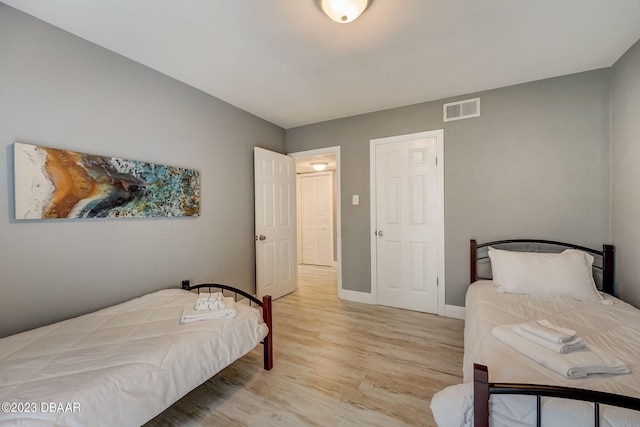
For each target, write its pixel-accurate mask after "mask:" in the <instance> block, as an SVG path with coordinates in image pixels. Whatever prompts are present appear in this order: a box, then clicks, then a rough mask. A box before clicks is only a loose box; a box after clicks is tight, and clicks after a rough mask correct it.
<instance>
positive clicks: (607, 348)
mask: <svg viewBox="0 0 640 427" xmlns="http://www.w3.org/2000/svg"><path fill="white" fill-rule="evenodd" d="M607 299H611V300H612V301H613V304H612V305H606V304H600V303H591V302H583V301H577V300H572V299H568V298H559V297H541V296H525V295H514V294H506V293H500V292H497V291H496V287H495V285H494V284H493V282H491V281H478V282H476V283H474V284H472V285H471V286H470V287H469V290H468V291H467V297H466V316H465V332H464V344H465V351H464V362H463V381H464V383H465V384H462V385H458V386H452V387H450V388H449V389H446V390H445V391H442V392H439V393H438V394H437V395H436V396H434V398H433V400H432V410H433V412H434V416H435V417H436V420H437V421H438V423H439V425H440V426H443V427H444V426H461V425H471V424H469V423H470V422H471V421H472V419H473V416H472V412H473V406H472V405H473V397H472V395H473V392H472V390H473V389H472V387H471V384H470V383H472V382H473V364H474V363H480V364H483V365H487V367H488V369H489V381H491V382H511V383H530V384H551V385H561V386H567V387H577V388H585V389H591V390H598V391H604V392H609V393H616V394H622V395H627V396H633V397H637V398H640V310H638V309H636V308H634V307H633V306H631V305H629V304H627V303H625V302H623V301H621V300H619V299H616V298H613V297H607ZM540 319H548V320H549V321H551V322H552V323H554V324H556V325H560V326H562V327H566V328H569V329H574V330H576V331H577V332H578V336H580V337H582V338H583V339H584V341H585V344H586V346H587V348H597V349H598V350H600V351H603V352H606V353H609V354H611V355H613V356H615V357H617V358H618V359H620V360H621V361H623V362H624V363H625V365H626V366H627V367H628V368H629V369H630V370H631V373H630V374H626V375H593V376H591V375H590V376H589V377H587V378H584V379H569V378H565V377H563V376H561V375H558V374H556V373H555V372H553V371H551V370H549V369H547V368H545V367H544V366H541V365H539V364H538V363H536V362H534V361H533V360H531V359H528V358H526V357H524V356H522V355H520V354H519V353H518V352H517V351H515V350H513V349H511V348H509V347H508V346H506V345H505V344H503V343H501V342H500V341H498V340H497V339H496V338H495V337H493V336H492V334H491V330H492V329H493V328H494V327H496V326H500V325H506V324H511V323H522V322H529V321H533V320H540ZM591 408H592V406H591V405H590V404H588V403H583V402H569V401H566V400H559V399H543V410H542V416H543V425H545V426H571V425H575V426H578V425H585V424H584V423H585V422H586V423H587V424H590V423H592V421H588V420H592V413H593V410H592V409H591ZM491 413H492V421H493V423H494V424H492V425H494V426H501V425H504V426H530V425H535V398H534V397H522V396H492V397H491ZM601 415H602V420H601V422H602V424H601V425H603V426H638V425H640V412H633V411H626V410H620V409H617V408H610V407H602V408H601ZM545 420H546V421H545Z"/></svg>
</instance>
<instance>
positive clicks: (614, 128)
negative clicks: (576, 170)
mask: <svg viewBox="0 0 640 427" xmlns="http://www.w3.org/2000/svg"><path fill="white" fill-rule="evenodd" d="M611 81H612V83H611V88H612V89H611V98H612V103H611V117H612V120H611V240H612V242H613V244H614V245H615V246H616V259H617V263H616V264H617V265H616V268H617V270H616V279H617V287H618V293H619V295H620V297H621V298H622V299H624V300H625V301H627V302H629V303H631V304H633V305H635V306H636V307H639V308H640V284H639V283H640V262H639V260H640V226H639V225H638V221H639V219H640V185H639V184H638V183H640V167H638V161H639V159H640V101H639V100H640V42H637V43H636V44H635V45H634V46H633V47H632V48H631V49H629V51H628V52H627V53H626V54H624V55H623V56H622V58H620V59H619V60H618V61H617V62H616V63H615V64H614V66H613V67H612V75H611Z"/></svg>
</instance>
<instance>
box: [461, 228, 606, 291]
mask: <svg viewBox="0 0 640 427" xmlns="http://www.w3.org/2000/svg"><path fill="white" fill-rule="evenodd" d="M489 246H491V247H492V248H496V249H504V250H511V251H521V252H551V253H559V252H562V251H564V250H565V249H579V250H581V251H584V252H587V253H590V254H591V255H593V257H594V262H593V273H594V274H593V276H594V280H595V282H596V285H597V286H598V289H600V290H602V291H603V292H606V293H608V294H610V295H613V286H614V281H615V248H614V246H613V245H602V250H601V251H599V250H596V249H591V248H587V247H584V246H579V245H574V244H571V243H564V242H556V241H553V240H536V239H513V240H497V241H495V242H487V243H482V244H478V243H476V241H475V240H473V239H472V240H471V241H470V242H469V255H470V266H469V267H470V280H471V281H470V283H473V282H475V281H476V280H479V279H491V277H490V275H488V274H487V273H489V274H490V271H491V266H490V262H489V256H488V254H487V251H488V249H489Z"/></svg>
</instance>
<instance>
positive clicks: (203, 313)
mask: <svg viewBox="0 0 640 427" xmlns="http://www.w3.org/2000/svg"><path fill="white" fill-rule="evenodd" d="M224 304H225V308H224V309H222V310H196V309H195V308H194V306H193V304H187V305H185V307H184V308H183V309H182V316H180V323H191V322H198V321H201V320H213V319H233V318H234V317H236V314H237V312H236V309H235V305H234V304H235V302H234V300H233V298H231V297H225V298H224Z"/></svg>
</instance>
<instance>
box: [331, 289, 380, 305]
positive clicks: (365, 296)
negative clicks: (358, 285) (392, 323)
mask: <svg viewBox="0 0 640 427" xmlns="http://www.w3.org/2000/svg"><path fill="white" fill-rule="evenodd" d="M338 298H340V299H341V300H345V301H351V302H361V303H364V304H376V302H375V301H374V300H373V294H370V293H368V292H358V291H350V290H348V289H338Z"/></svg>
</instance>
